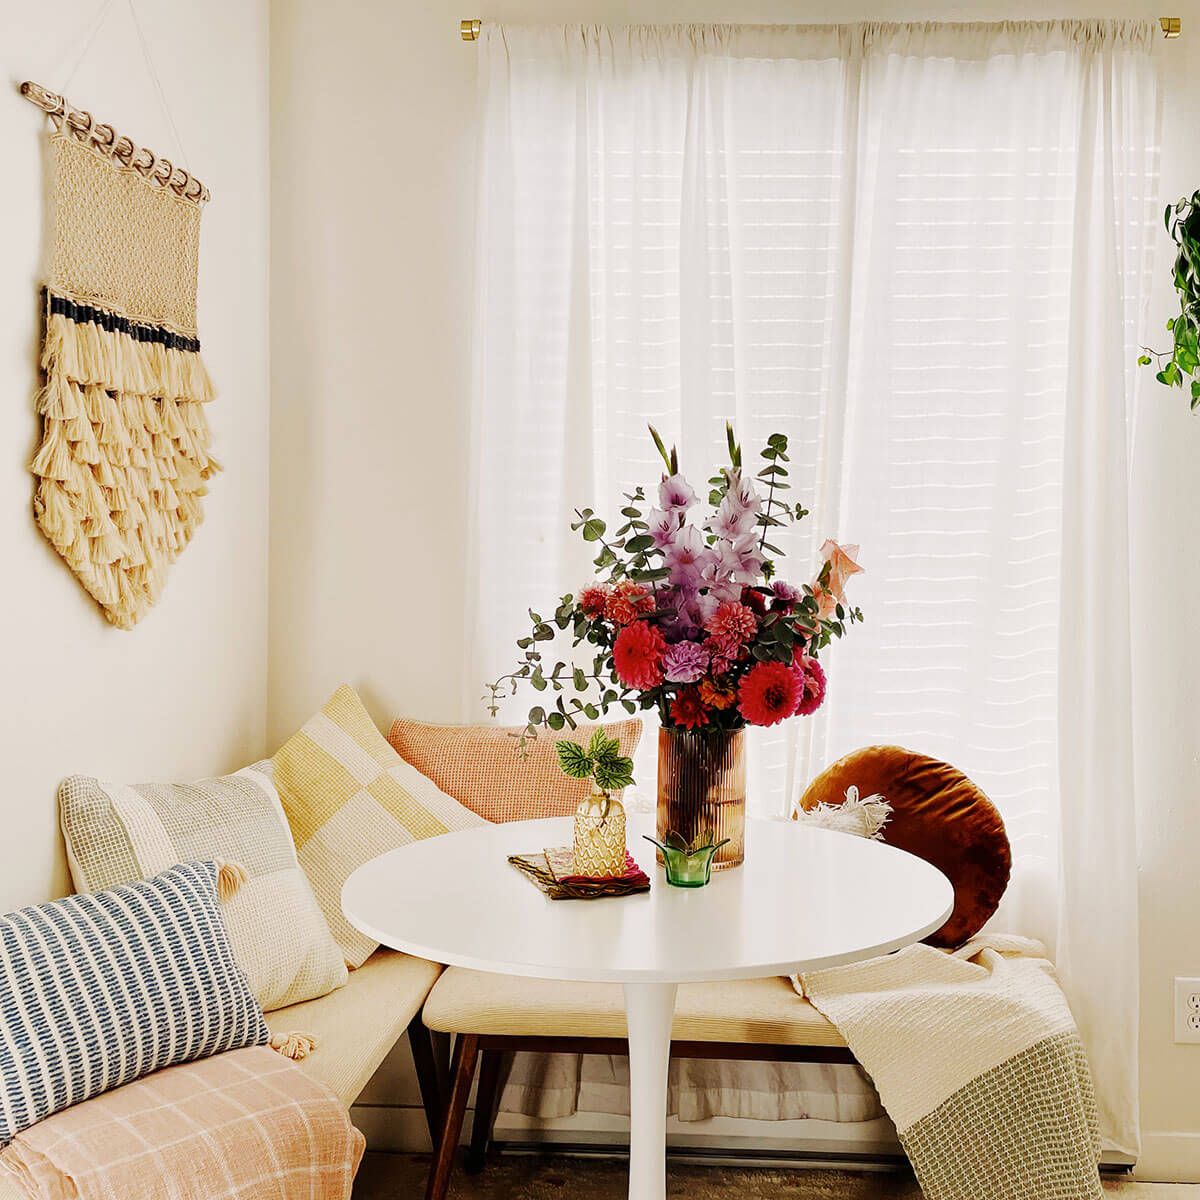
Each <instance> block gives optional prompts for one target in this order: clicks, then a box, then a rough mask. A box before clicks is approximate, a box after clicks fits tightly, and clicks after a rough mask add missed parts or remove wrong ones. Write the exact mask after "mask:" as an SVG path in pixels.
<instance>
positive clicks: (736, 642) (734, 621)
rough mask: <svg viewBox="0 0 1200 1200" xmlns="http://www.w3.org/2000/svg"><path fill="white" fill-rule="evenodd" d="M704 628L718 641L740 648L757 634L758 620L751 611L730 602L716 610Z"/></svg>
mask: <svg viewBox="0 0 1200 1200" xmlns="http://www.w3.org/2000/svg"><path fill="white" fill-rule="evenodd" d="M704 628H705V629H707V630H708V632H709V633H711V634H712V635H713V637H715V638H717V639H718V641H721V642H724V643H727V644H728V645H730V646H740V645H743V644H744V643H746V642H749V641H753V639H754V637H755V635H756V634H757V633H758V620H757V618H756V617H755V616H754V612H753V610H752V609H749V608H747V607H746V606H745V605H744V604H741V603H739V602H738V601H736V600H731V601H726V603H724V604H722V605H721V606H720V608H718V609H717V611H716V612H715V613H714V614H713V615H712V618H711V619H710V620H709V622H708V624H707V625H705V627H704Z"/></svg>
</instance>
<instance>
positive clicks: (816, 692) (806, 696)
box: [792, 654, 825, 717]
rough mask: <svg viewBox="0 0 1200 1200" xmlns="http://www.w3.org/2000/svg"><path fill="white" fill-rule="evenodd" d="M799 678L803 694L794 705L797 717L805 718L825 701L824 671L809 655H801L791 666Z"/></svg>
mask: <svg viewBox="0 0 1200 1200" xmlns="http://www.w3.org/2000/svg"><path fill="white" fill-rule="evenodd" d="M792 670H793V671H795V672H796V673H797V674H798V675H800V676H801V678H802V680H803V682H802V685H801V686H802V688H803V692H802V694H801V696H800V702H799V703H798V704H797V705H796V714H797V716H801V717H807V716H808V715H809V714H810V713H815V712H816V711H817V709H818V708H820V707H821V704H822V702H823V701H824V699H825V670H824V668H823V667H822V666H821V664H820V663H819V662H817V660H816V659H815V658H813V656H812V655H811V654H802V655H800V657H799V658H797V660H796V662H795V663H794V664H793V665H792Z"/></svg>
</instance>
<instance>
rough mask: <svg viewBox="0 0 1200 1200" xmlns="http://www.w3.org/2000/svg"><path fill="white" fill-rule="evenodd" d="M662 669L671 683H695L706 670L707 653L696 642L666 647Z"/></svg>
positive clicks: (677, 643)
mask: <svg viewBox="0 0 1200 1200" xmlns="http://www.w3.org/2000/svg"><path fill="white" fill-rule="evenodd" d="M662 667H663V676H664V677H665V678H666V679H668V680H669V681H670V682H671V683H695V682H696V680H697V679H699V678H700V677H701V676H702V675H703V674H704V672H705V671H707V670H708V651H707V650H705V649H704V647H703V646H701V645H699V644H698V643H697V642H676V643H675V645H673V646H668V647H667V652H666V653H665V654H664V655H663V660H662Z"/></svg>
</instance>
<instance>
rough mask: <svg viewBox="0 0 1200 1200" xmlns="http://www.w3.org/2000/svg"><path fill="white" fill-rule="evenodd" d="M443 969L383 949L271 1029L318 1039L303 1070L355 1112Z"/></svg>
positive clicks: (270, 1016)
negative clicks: (354, 1106)
mask: <svg viewBox="0 0 1200 1200" xmlns="http://www.w3.org/2000/svg"><path fill="white" fill-rule="evenodd" d="M441 969H442V968H441V967H440V966H439V965H438V964H437V963H431V962H426V960H425V959H423V958H414V957H412V956H411V955H409V954H401V953H400V952H399V951H398V950H385V949H383V948H380V949H379V950H376V951H375V953H374V954H372V955H371V957H370V958H368V959H367V961H366V962H365V963H363V965H362V966H361V967H359V968H358V970H357V971H351V972H350V978H349V980H348V981H347V982H346V983H345V984H344V985H343V986H342V987H340V988H338V989H337V990H336V991H333V992H330V993H329V994H328V995H326V996H320V997H318V998H317V999H316V1000H305V1001H302V1002H301V1003H300V1004H293V1005H291V1006H289V1007H288V1008H280V1009H277V1010H276V1011H275V1012H269V1013H267V1024H268V1025H269V1026H270V1028H271V1032H272V1033H273V1034H274V1033H288V1032H290V1031H292V1030H299V1031H301V1032H303V1033H311V1034H312V1035H313V1036H314V1037H315V1038H316V1039H317V1049H316V1050H314V1051H313V1052H312V1053H311V1054H310V1055H309V1056H308V1057H307V1058H303V1059H301V1060H300V1062H299V1063H298V1064H297V1065H298V1066H299V1067H300V1069H301V1070H302V1071H305V1072H307V1073H308V1074H309V1075H310V1076H312V1078H314V1079H316V1080H318V1081H319V1082H320V1083H323V1084H325V1086H326V1087H328V1088H329V1089H330V1091H332V1092H333V1093H334V1094H335V1095H336V1096H337V1097H338V1098H339V1099H340V1100H341V1102H342V1103H343V1104H344V1105H345V1106H346V1107H347V1108H349V1107H350V1105H351V1104H353V1103H354V1100H355V1097H357V1095H358V1094H359V1092H361V1091H362V1090H363V1088H364V1087H366V1085H367V1080H369V1079H370V1078H371V1076H372V1075H374V1074H375V1072H376V1071H377V1070H378V1069H379V1065H380V1063H382V1062H383V1060H384V1059H385V1058H386V1057H387V1054H388V1051H389V1050H391V1048H392V1047H393V1046H394V1045H395V1044H396V1043H397V1042H398V1041H399V1040H400V1038H402V1037H403V1036H404V1031H405V1030H406V1029H407V1028H408V1023H409V1022H410V1021H411V1020H412V1019H413V1017H415V1016H416V1015H417V1013H418V1012H420V1010H421V1002H422V1001H423V1000H424V999H425V997H426V996H427V995H428V993H429V989H430V988H431V987H432V986H433V983H434V980H436V979H437V977H438V974H439V973H440V971H441ZM0 1200H2V1198H0Z"/></svg>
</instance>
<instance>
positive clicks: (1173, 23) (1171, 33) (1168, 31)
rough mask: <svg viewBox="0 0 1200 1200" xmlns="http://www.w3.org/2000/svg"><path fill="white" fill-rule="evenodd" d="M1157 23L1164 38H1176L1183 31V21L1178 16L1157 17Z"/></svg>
mask: <svg viewBox="0 0 1200 1200" xmlns="http://www.w3.org/2000/svg"><path fill="white" fill-rule="evenodd" d="M1158 23H1159V24H1160V25H1161V26H1162V31H1163V37H1165V38H1177V37H1179V35H1180V34H1181V33H1183V22H1182V21H1181V20H1180V19H1179V18H1178V17H1159V18H1158Z"/></svg>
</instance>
